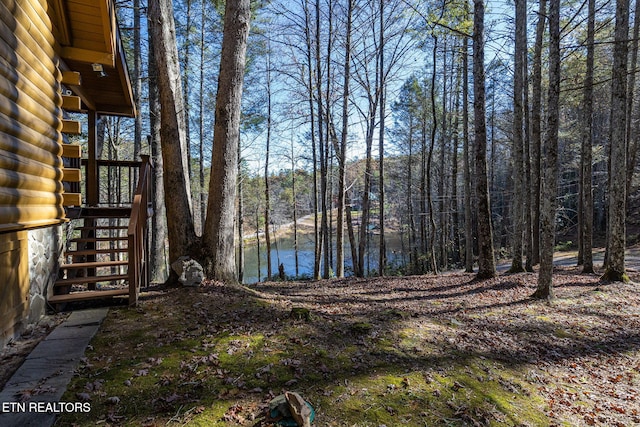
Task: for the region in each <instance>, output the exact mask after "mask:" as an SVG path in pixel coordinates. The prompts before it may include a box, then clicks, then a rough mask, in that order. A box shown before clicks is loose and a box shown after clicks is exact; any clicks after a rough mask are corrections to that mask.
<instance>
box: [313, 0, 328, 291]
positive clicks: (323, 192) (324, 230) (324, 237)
mask: <svg viewBox="0 0 640 427" xmlns="http://www.w3.org/2000/svg"><path fill="white" fill-rule="evenodd" d="M320 22H321V19H320V0H316V39H315V43H316V82H315V83H316V84H315V86H316V92H317V93H316V102H317V108H318V147H319V153H318V154H319V155H320V207H321V210H322V219H321V224H320V236H321V238H320V245H319V248H318V249H319V251H320V252H318V253H316V258H317V262H318V263H319V262H320V259H321V254H324V263H323V269H322V277H324V278H325V279H327V278H328V277H329V263H328V260H329V254H328V252H327V248H328V247H329V242H328V240H329V239H328V236H329V223H328V217H329V215H328V211H327V154H326V153H325V152H326V150H325V138H324V119H323V113H322V108H323V105H322V102H323V98H324V96H323V94H322V80H323V79H322V58H321V57H320V30H321V26H320ZM319 271H320V270H319V269H318V273H319Z"/></svg>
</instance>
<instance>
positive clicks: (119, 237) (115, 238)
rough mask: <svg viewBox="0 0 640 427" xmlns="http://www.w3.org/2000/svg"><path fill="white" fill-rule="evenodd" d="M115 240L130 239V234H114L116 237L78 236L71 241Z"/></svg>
mask: <svg viewBox="0 0 640 427" xmlns="http://www.w3.org/2000/svg"><path fill="white" fill-rule="evenodd" d="M114 240H123V241H124V240H129V237H128V236H114V237H76V238H73V239H71V240H69V241H70V242H75V243H82V242H111V241H114Z"/></svg>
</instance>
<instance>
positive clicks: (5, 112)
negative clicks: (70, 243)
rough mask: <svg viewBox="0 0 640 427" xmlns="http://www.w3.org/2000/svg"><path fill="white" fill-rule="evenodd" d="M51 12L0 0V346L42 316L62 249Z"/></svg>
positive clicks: (35, 0)
mask: <svg viewBox="0 0 640 427" xmlns="http://www.w3.org/2000/svg"><path fill="white" fill-rule="evenodd" d="M52 1H56V0H52ZM49 10H50V5H49V2H48V1H47V0H2V1H1V2H0V347H1V346H3V345H4V344H5V343H6V342H7V341H8V340H10V339H11V338H12V337H13V336H15V335H16V334H18V333H19V332H20V331H21V329H22V328H23V327H24V326H25V325H26V324H28V323H31V322H35V321H37V320H38V319H39V318H40V317H41V316H42V314H44V310H45V305H46V303H45V301H46V296H47V292H48V288H49V287H50V285H51V283H52V280H53V279H55V270H56V265H57V262H58V256H59V253H60V249H61V240H62V239H61V234H62V233H61V231H62V230H61V228H62V227H61V225H60V224H62V223H63V222H64V217H65V212H64V208H63V194H62V193H63V185H62V176H63V172H62V167H63V165H62V159H61V153H62V145H61V144H62V134H61V130H62V109H61V106H62V96H61V93H60V91H61V89H60V88H61V84H60V80H61V73H60V71H59V68H58V59H57V55H56V40H55V39H54V36H53V27H52V23H51V19H50V15H49V13H50V12H49Z"/></svg>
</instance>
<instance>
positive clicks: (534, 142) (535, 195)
mask: <svg viewBox="0 0 640 427" xmlns="http://www.w3.org/2000/svg"><path fill="white" fill-rule="evenodd" d="M546 14H547V0H540V9H539V10H538V23H537V25H536V44H535V47H534V54H533V74H532V76H531V80H532V88H531V89H532V90H531V93H532V95H533V101H532V106H531V160H532V166H531V184H532V189H531V190H532V191H531V192H530V193H531V198H532V205H533V242H532V252H533V254H532V255H533V257H532V263H533V265H537V264H538V263H539V262H540V195H541V192H542V189H541V182H540V175H541V173H542V165H541V150H542V43H543V39H544V27H545V21H546V18H545V17H546V16H547V15H546Z"/></svg>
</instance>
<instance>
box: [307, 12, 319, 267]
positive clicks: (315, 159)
mask: <svg viewBox="0 0 640 427" xmlns="http://www.w3.org/2000/svg"><path fill="white" fill-rule="evenodd" d="M303 6H304V17H305V26H304V28H305V41H306V55H307V58H306V60H307V63H306V66H307V67H306V68H307V76H306V77H307V86H308V90H309V93H308V96H309V100H308V101H309V117H311V123H310V125H311V156H312V161H313V241H314V251H313V253H314V261H313V278H314V279H318V278H319V277H320V252H321V247H322V246H321V243H322V242H321V237H320V233H319V228H320V227H319V222H318V155H317V142H316V129H315V126H316V121H315V118H314V117H315V114H314V112H315V106H314V103H313V100H314V94H313V88H314V85H315V83H314V79H313V55H312V41H311V17H310V15H309V4H308V1H307V0H304V3H303Z"/></svg>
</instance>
